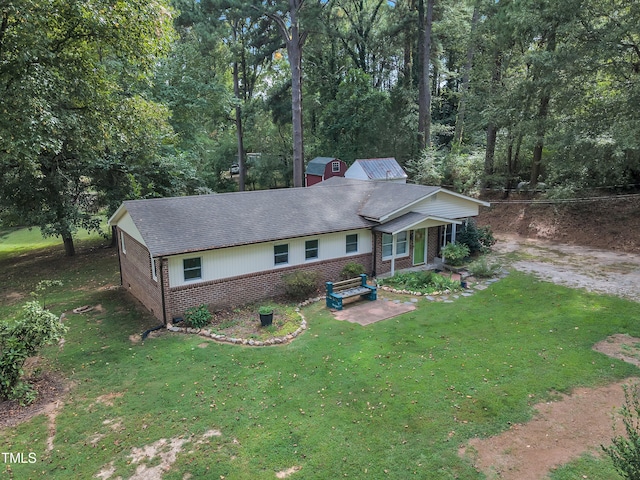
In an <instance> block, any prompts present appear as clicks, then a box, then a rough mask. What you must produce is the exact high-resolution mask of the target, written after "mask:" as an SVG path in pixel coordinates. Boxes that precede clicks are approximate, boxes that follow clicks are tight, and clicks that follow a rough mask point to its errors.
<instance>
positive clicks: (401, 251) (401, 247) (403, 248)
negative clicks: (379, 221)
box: [382, 232, 407, 258]
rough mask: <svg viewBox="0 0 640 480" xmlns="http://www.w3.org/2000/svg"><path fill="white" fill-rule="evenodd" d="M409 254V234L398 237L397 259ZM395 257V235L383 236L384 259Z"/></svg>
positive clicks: (398, 235) (385, 234)
mask: <svg viewBox="0 0 640 480" xmlns="http://www.w3.org/2000/svg"><path fill="white" fill-rule="evenodd" d="M406 254H407V232H400V233H398V234H397V235H396V257H399V256H402V255H406ZM391 256H393V235H390V234H388V233H383V234H382V258H389V257H391Z"/></svg>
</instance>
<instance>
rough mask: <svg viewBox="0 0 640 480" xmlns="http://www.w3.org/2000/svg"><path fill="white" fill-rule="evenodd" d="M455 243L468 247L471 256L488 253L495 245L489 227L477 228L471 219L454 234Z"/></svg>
mask: <svg viewBox="0 0 640 480" xmlns="http://www.w3.org/2000/svg"><path fill="white" fill-rule="evenodd" d="M456 243H462V244H464V245H466V246H467V247H469V253H470V254H471V255H473V254H476V253H489V252H490V251H491V247H492V246H493V245H494V244H495V243H496V239H495V238H494V237H493V232H492V231H491V227H489V226H486V227H478V225H477V224H476V221H475V220H474V219H472V218H470V219H469V220H467V222H466V223H465V224H464V225H463V226H462V228H461V229H460V231H459V232H458V233H457V234H456Z"/></svg>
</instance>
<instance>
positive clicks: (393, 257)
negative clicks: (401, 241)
mask: <svg viewBox="0 0 640 480" xmlns="http://www.w3.org/2000/svg"><path fill="white" fill-rule="evenodd" d="M396 237H397V235H396V234H395V233H394V234H393V235H392V236H391V276H392V277H393V276H394V275H395V273H396Z"/></svg>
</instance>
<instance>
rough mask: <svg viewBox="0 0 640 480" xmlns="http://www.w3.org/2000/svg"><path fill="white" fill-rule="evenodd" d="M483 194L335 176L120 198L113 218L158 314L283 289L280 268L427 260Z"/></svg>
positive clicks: (124, 269) (136, 281)
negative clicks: (314, 181)
mask: <svg viewBox="0 0 640 480" xmlns="http://www.w3.org/2000/svg"><path fill="white" fill-rule="evenodd" d="M480 206H489V204H488V203H486V202H483V201H481V200H477V199H474V198H471V197H467V196H465V195H461V194H458V193H454V192H451V191H448V190H445V189H444V188H441V187H430V186H423V185H412V184H402V183H392V182H371V181H361V180H350V179H346V178H342V177H335V178H331V179H329V180H326V181H324V182H322V183H320V184H318V185H315V186H313V187H310V188H288V189H279V190H262V191H250V192H235V193H221V194H211V195H199V196H189V197H174V198H157V199H147V200H128V201H125V202H124V203H123V204H122V205H121V206H120V207H119V208H118V210H117V211H116V212H115V213H114V214H113V216H112V217H111V218H110V219H109V224H110V225H111V226H115V227H116V228H115V234H116V236H117V243H118V256H119V261H120V275H121V281H122V285H123V286H124V287H125V288H126V289H127V290H128V291H130V292H131V294H133V296H135V297H136V298H137V299H138V300H140V301H141V302H142V303H143V304H144V305H145V306H146V307H147V308H148V309H149V310H150V311H151V312H152V313H153V314H154V315H155V316H156V317H157V318H158V319H160V320H162V321H164V322H165V323H166V322H170V321H171V320H172V319H173V318H175V317H179V316H182V315H183V314H184V312H185V310H186V309H187V308H189V307H192V306H197V305H200V304H203V303H204V304H208V305H210V306H211V307H212V308H222V307H227V306H233V305H240V304H243V303H249V302H257V301H261V300H264V299H268V298H271V297H274V296H278V295H280V294H282V293H283V288H284V286H283V280H282V276H283V274H286V273H289V272H293V271H297V270H307V271H309V270H311V271H315V272H317V273H318V275H319V277H320V280H322V281H335V280H339V277H340V272H341V270H342V269H343V268H344V266H345V265H346V264H347V263H349V262H357V263H360V264H362V265H363V266H364V268H365V271H366V272H367V273H369V274H370V275H372V276H375V275H379V274H382V273H387V272H393V271H395V270H397V269H403V268H408V267H413V266H416V265H424V264H430V263H433V262H434V260H435V259H436V258H437V257H438V255H439V254H440V248H441V246H442V245H443V244H444V243H446V242H447V241H453V240H455V231H456V226H458V225H460V224H462V223H463V222H464V221H465V220H466V219H468V218H469V217H473V216H476V215H477V214H478V210H479V207H480Z"/></svg>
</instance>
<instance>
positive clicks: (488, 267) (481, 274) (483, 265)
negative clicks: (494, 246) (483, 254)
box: [467, 258, 502, 278]
mask: <svg viewBox="0 0 640 480" xmlns="http://www.w3.org/2000/svg"><path fill="white" fill-rule="evenodd" d="M467 269H468V270H469V273H471V275H473V276H474V277H478V278H491V277H495V276H496V275H497V274H498V272H500V270H501V269H502V265H500V264H499V263H495V262H494V263H491V264H490V263H489V262H488V261H487V259H486V258H480V259H478V260H476V261H475V262H472V263H470V264H469V266H468V267H467Z"/></svg>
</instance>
